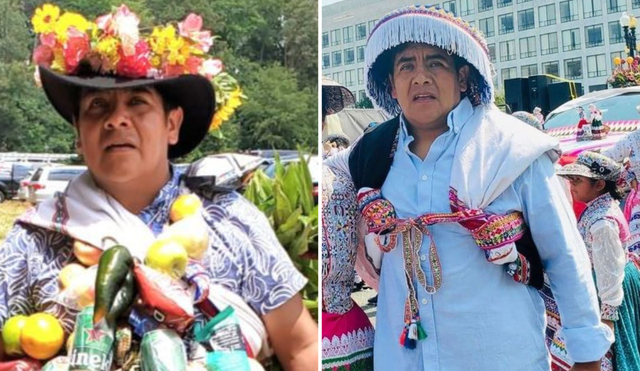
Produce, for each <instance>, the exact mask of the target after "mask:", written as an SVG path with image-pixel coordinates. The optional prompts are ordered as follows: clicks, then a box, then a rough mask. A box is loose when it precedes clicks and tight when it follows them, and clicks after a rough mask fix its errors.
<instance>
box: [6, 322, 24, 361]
mask: <svg viewBox="0 0 640 371" xmlns="http://www.w3.org/2000/svg"><path fill="white" fill-rule="evenodd" d="M26 321H27V316H21V315H18V316H13V317H11V318H9V320H7V322H5V324H4V327H2V341H3V343H4V350H5V352H6V353H7V354H8V355H10V356H22V355H24V352H23V351H22V348H21V347H20V334H21V333H22V328H23V327H24V323H25V322H26Z"/></svg>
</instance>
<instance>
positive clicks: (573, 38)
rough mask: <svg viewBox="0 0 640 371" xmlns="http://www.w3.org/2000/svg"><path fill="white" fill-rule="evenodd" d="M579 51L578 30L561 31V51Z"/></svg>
mask: <svg viewBox="0 0 640 371" xmlns="http://www.w3.org/2000/svg"><path fill="white" fill-rule="evenodd" d="M577 49H580V29H579V28H573V29H571V30H564V31H562V50H563V51H565V52H568V51H571V50H577Z"/></svg>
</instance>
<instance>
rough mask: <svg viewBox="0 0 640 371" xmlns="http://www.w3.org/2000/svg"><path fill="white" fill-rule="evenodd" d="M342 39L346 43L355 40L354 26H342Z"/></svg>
mask: <svg viewBox="0 0 640 371" xmlns="http://www.w3.org/2000/svg"><path fill="white" fill-rule="evenodd" d="M342 41H343V42H344V43H345V44H346V43H350V42H353V26H349V27H344V28H342Z"/></svg>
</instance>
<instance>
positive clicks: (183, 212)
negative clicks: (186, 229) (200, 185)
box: [169, 194, 202, 223]
mask: <svg viewBox="0 0 640 371" xmlns="http://www.w3.org/2000/svg"><path fill="white" fill-rule="evenodd" d="M201 207H202V201H200V198H199V197H198V196H196V195H194V194H186V195H180V196H178V198H176V200H175V201H173V204H171V211H170V212H169V218H171V221H172V222H174V223H175V222H177V221H178V220H180V219H183V218H186V217H187V216H191V215H195V214H196V213H197V212H198V210H200V208H201Z"/></svg>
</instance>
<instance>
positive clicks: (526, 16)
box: [518, 8, 536, 31]
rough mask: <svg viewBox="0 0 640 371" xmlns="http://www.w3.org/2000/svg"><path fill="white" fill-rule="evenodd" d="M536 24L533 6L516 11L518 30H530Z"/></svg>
mask: <svg viewBox="0 0 640 371" xmlns="http://www.w3.org/2000/svg"><path fill="white" fill-rule="evenodd" d="M535 26H536V21H535V18H534V16H533V8H531V9H526V10H521V11H519V12H518V31H524V30H530V29H532V28H534V27H535Z"/></svg>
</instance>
